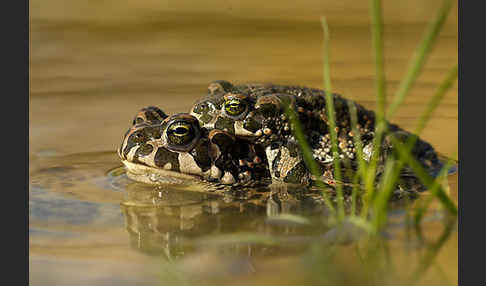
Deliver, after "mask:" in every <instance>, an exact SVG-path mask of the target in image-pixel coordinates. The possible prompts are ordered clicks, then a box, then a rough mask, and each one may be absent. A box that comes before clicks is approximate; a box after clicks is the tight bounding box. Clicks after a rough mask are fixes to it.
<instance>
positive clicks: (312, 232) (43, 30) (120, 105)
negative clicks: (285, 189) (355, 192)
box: [29, 0, 458, 285]
mask: <svg viewBox="0 0 486 286" xmlns="http://www.w3.org/2000/svg"><path fill="white" fill-rule="evenodd" d="M267 2H268V3H267ZM267 2H265V3H263V2H262V3H260V2H259V1H245V2H242V3H237V2H234V1H215V2H213V3H212V4H207V5H206V4H205V5H202V4H197V5H193V4H188V3H186V4H184V2H182V3H180V2H175V1H174V2H173V1H167V2H159V1H140V3H139V2H137V1H109V0H107V1H97V3H95V2H92V1H88V2H86V1H70V2H69V3H68V2H64V1H60V0H48V1H39V0H33V1H31V3H30V5H31V21H30V30H31V31H30V53H31V54H30V91H31V92H30V107H29V109H30V111H29V112H30V114H29V115H30V130H29V144H30V152H29V159H30V166H29V172H30V188H29V264H30V265H29V266H30V268H29V272H30V277H29V278H30V283H31V285H70V284H76V285H78V284H81V283H88V284H90V285H106V284H118V285H132V284H135V283H136V284H137V285H214V284H221V285H223V284H227V283H232V284H235V285H248V284H251V285H269V284H270V285H272V284H274V285H297V284H302V283H309V284H310V283H318V284H326V283H327V284H329V285H356V284H358V283H359V284H365V285H368V284H370V285H371V284H372V282H371V281H377V279H378V281H379V282H383V283H384V284H394V285H397V283H399V282H397V281H400V282H401V281H405V280H406V277H410V275H411V274H412V273H413V272H414V271H416V269H417V267H420V265H421V264H420V263H421V261H422V260H421V259H423V258H424V257H425V256H426V255H428V253H429V252H430V251H431V250H433V249H434V247H437V245H438V244H437V243H441V244H440V246H441V248H440V251H439V253H438V255H437V257H434V258H435V260H434V262H433V263H432V264H431V266H430V267H429V268H428V269H427V272H426V273H425V275H424V276H423V277H421V279H420V280H419V281H418V282H419V284H423V285H431V284H433V285H444V284H452V285H454V284H457V271H458V262H457V258H458V253H457V231H456V223H455V222H453V223H448V221H447V219H446V217H445V216H444V213H443V212H442V211H441V209H440V207H439V206H434V207H432V208H431V210H430V212H429V213H427V215H426V218H425V219H424V223H423V225H422V231H421V233H419V234H420V235H418V234H417V232H416V230H415V229H413V228H412V227H410V224H409V223H408V222H409V220H408V216H407V211H406V210H407V207H409V206H410V205H411V204H413V203H408V202H401V203H396V204H393V205H392V206H391V208H392V210H391V211H390V213H389V215H390V217H389V225H388V226H387V228H386V229H385V231H384V233H383V234H382V238H381V239H379V240H377V241H375V240H373V241H368V240H366V239H363V236H362V235H360V232H359V231H358V230H357V229H355V228H353V227H352V226H343V227H340V228H332V227H329V225H328V224H327V223H326V222H327V221H326V220H325V217H326V213H325V209H324V208H323V207H322V205H321V204H319V203H316V199H315V198H314V197H312V196H305V195H302V194H299V193H298V192H294V193H291V196H290V198H291V199H288V198H285V199H283V198H275V199H272V200H269V201H268V202H267V203H265V204H263V203H261V198H262V197H263V196H267V195H268V193H267V192H258V191H255V192H252V193H251V194H248V195H247V196H246V197H241V198H234V197H227V196H221V195H215V194H207V193H204V192H201V191H200V190H201V189H203V188H204V187H205V186H204V185H199V186H189V189H191V188H193V189H192V190H197V191H187V190H184V189H183V188H177V187H174V188H170V189H164V188H156V187H152V186H146V185H143V184H140V183H135V182H132V181H130V180H129V179H128V178H127V177H126V175H125V174H124V173H123V170H122V169H120V168H119V167H120V166H121V163H120V162H119V159H118V157H117V155H116V152H115V150H116V148H117V147H118V145H119V144H120V143H121V139H122V136H123V134H124V132H125V131H126V129H127V128H128V127H129V124H130V121H131V120H132V117H133V115H134V114H135V113H136V111H138V110H139V109H140V108H141V107H144V106H147V105H157V106H159V107H161V108H162V109H163V110H164V111H166V112H167V113H168V114H173V113H176V112H187V111H188V110H189V107H190V105H191V104H193V103H194V102H195V101H196V100H197V99H198V98H199V97H200V96H202V95H204V94H205V92H206V87H207V84H208V83H209V82H210V81H212V80H216V79H226V80H229V81H232V82H236V83H243V82H262V81H265V82H274V83H280V84H299V85H305V86H310V87H318V88H320V87H322V57H321V52H322V31H321V27H320V22H319V16H321V15H326V16H327V17H328V23H329V28H330V31H331V51H330V53H331V73H332V83H333V88H334V90H335V91H336V92H338V93H341V94H343V95H345V96H346V97H348V98H352V99H354V100H356V101H358V102H359V103H361V104H363V105H364V106H366V107H369V108H371V109H374V80H373V75H374V61H373V57H372V50H371V41H370V38H371V37H370V32H369V26H368V18H369V17H368V14H367V2H366V1H364V2H363V1H351V0H350V1H340V2H339V3H340V4H339V3H335V2H333V1H308V2H307V4H306V5H304V6H298V7H297V6H292V5H295V4H292V3H290V2H289V3H287V2H283V3H281V1H267ZM272 2H273V4H272ZM358 2H363V3H358ZM201 3H202V2H201ZM439 6H440V2H439V1H427V4H424V3H422V2H421V1H418V0H417V1H412V2H410V3H407V4H406V5H405V4H402V3H401V2H400V1H386V3H385V7H384V8H385V22H386V26H385V51H386V53H385V59H386V75H387V80H388V81H387V89H388V92H389V94H393V92H394V91H395V90H396V88H397V86H398V83H399V80H400V78H401V77H402V76H403V75H404V73H405V70H406V67H407V64H408V61H409V59H410V57H411V56H412V53H413V50H414V48H415V47H416V45H417V43H418V41H419V40H420V39H421V36H422V32H423V30H424V28H425V27H426V21H428V20H430V19H431V18H432V17H433V16H434V15H435V11H436V9H438V7H439ZM456 11H457V10H456V8H454V9H453V11H452V14H451V15H450V17H449V18H448V20H447V22H446V25H445V28H444V30H443V31H442V32H441V34H440V36H439V41H438V43H437V44H436V46H435V48H434V51H433V53H432V54H431V55H430V57H429V59H428V62H427V64H426V67H425V70H424V72H423V73H422V74H421V76H420V78H419V80H418V82H417V83H416V85H415V87H414V88H413V89H412V91H411V94H410V97H409V98H408V99H407V101H406V104H405V105H404V106H403V107H402V108H401V109H400V110H399V112H398V113H397V115H396V116H395V117H394V118H393V119H392V121H393V122H394V123H398V124H399V125H401V126H403V127H404V128H405V129H408V130H411V129H413V127H414V126H415V124H416V118H417V116H418V115H419V114H421V112H422V110H423V107H424V105H425V103H426V102H427V100H428V99H429V98H430V97H431V96H432V94H433V93H434V91H435V90H436V88H437V85H438V84H439V83H440V81H441V80H442V79H443V78H444V77H445V75H446V73H447V71H448V69H449V68H450V67H451V66H452V65H453V64H454V63H457V12H456ZM457 114H458V106H457V85H455V86H454V88H452V89H451V90H450V91H449V92H448V93H447V95H446V96H445V98H444V100H443V101H442V103H441V105H440V107H439V109H438V110H437V111H436V112H435V113H434V116H433V119H432V120H431V121H430V122H429V124H428V126H427V128H426V129H425V131H424V133H423V136H422V137H423V138H424V139H425V140H427V141H429V142H430V143H432V145H434V147H435V148H436V149H437V150H438V151H439V152H440V153H442V154H444V155H446V156H452V155H453V154H454V153H455V152H456V151H457V139H458V128H457ZM446 183H447V184H448V186H449V191H450V194H451V195H452V197H453V198H454V200H455V201H456V202H457V173H456V174H453V175H450V176H449V177H448V182H446ZM184 188H185V189H187V188H188V187H187V186H186V187H184ZM427 196H428V194H427V193H424V194H423V195H422V196H421V198H419V200H418V201H420V200H423V199H424V198H427ZM414 203H417V202H414ZM275 214H284V215H279V216H275ZM295 215H299V216H295ZM446 234H447V235H446ZM374 252H375V253H377V255H376V256H375V257H374V258H373V259H371V258H370V257H373V256H372V255H369V254H370V253H374ZM366 255H367V256H366ZM424 255H425V256H424ZM363 256H366V257H368V259H366V260H363V259H362V258H363ZM360 257H361V258H360ZM370 261H372V262H370Z"/></svg>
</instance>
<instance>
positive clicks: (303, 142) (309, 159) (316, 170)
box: [284, 102, 336, 215]
mask: <svg viewBox="0 0 486 286" xmlns="http://www.w3.org/2000/svg"><path fill="white" fill-rule="evenodd" d="M284 109H285V113H286V115H287V117H288V118H289V122H290V124H291V131H292V134H293V135H294V137H295V138H296V139H297V142H298V143H299V148H300V150H301V152H302V157H303V159H304V162H305V164H306V165H307V168H309V171H310V172H311V174H312V175H313V176H314V177H315V178H316V180H315V184H316V186H317V187H318V188H320V189H321V193H322V197H323V200H324V203H325V204H326V206H327V207H328V208H329V210H330V212H331V214H333V215H336V210H335V208H334V206H333V204H332V203H331V200H330V199H329V196H328V194H327V188H328V186H326V184H324V183H323V182H322V181H321V180H320V178H321V177H322V170H321V168H320V167H319V165H318V164H317V162H316V161H315V160H314V156H313V155H312V151H311V148H310V146H309V143H308V142H307V139H306V136H305V134H304V131H303V129H302V125H301V124H300V121H299V119H298V118H297V114H296V113H295V111H294V110H293V109H292V108H291V107H290V103H289V102H287V103H284Z"/></svg>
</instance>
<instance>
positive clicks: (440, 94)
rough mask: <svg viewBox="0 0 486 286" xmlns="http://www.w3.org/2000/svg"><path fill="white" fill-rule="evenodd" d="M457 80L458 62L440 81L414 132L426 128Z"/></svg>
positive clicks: (418, 132)
mask: <svg viewBox="0 0 486 286" xmlns="http://www.w3.org/2000/svg"><path fill="white" fill-rule="evenodd" d="M456 80H457V64H456V65H454V66H453V67H452V68H451V69H450V70H449V72H448V73H447V77H446V78H445V79H444V80H443V81H442V82H441V83H440V85H439V88H438V89H437V91H436V92H435V94H434V95H433V96H432V98H431V99H430V101H429V102H428V104H427V107H426V108H425V110H424V112H423V113H422V115H421V116H420V118H419V120H418V123H417V127H416V128H415V132H414V133H415V134H417V135H419V134H420V133H422V131H423V129H424V128H425V125H426V124H427V122H428V121H429V120H430V117H431V116H432V113H433V112H434V111H435V109H436V108H437V106H438V105H439V103H440V102H441V101H442V99H443V98H444V96H445V94H446V93H447V91H448V90H449V89H450V88H451V87H452V85H453V84H454V82H455V81H456Z"/></svg>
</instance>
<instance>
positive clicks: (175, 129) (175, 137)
mask: <svg viewBox="0 0 486 286" xmlns="http://www.w3.org/2000/svg"><path fill="white" fill-rule="evenodd" d="M194 137H196V132H195V130H194V128H193V126H192V125H191V124H189V123H188V122H181V121H178V122H177V121H176V122H174V123H172V124H171V125H170V126H169V127H168V128H167V140H168V143H169V144H171V145H187V144H189V143H191V142H192V140H193V139H194Z"/></svg>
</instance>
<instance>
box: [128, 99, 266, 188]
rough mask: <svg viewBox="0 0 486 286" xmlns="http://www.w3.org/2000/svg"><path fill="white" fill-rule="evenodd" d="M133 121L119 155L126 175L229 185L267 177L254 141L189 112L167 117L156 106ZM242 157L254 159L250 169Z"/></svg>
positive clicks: (146, 180)
mask: <svg viewBox="0 0 486 286" xmlns="http://www.w3.org/2000/svg"><path fill="white" fill-rule="evenodd" d="M155 114H157V115H161V114H163V115H161V116H160V117H158V116H152V115H155ZM133 123H134V124H133V126H132V127H131V128H130V129H129V130H128V131H127V132H126V134H125V136H124V138H123V142H122V145H121V146H120V148H119V149H118V155H119V157H120V158H121V160H122V162H123V163H124V165H125V167H126V169H127V171H128V172H127V174H128V175H129V176H130V177H132V178H134V179H136V180H139V181H143V182H148V183H152V182H154V181H156V180H154V177H158V176H169V177H170V176H175V177H179V178H186V179H192V178H194V177H197V178H201V179H204V180H208V181H217V182H221V183H223V184H233V183H236V182H237V181H241V182H248V181H249V180H259V179H263V178H264V177H268V175H267V174H265V172H266V168H265V164H264V162H262V161H261V159H260V158H259V157H258V156H257V154H256V153H257V152H256V151H255V150H254V146H253V145H252V144H248V143H247V142H239V140H238V139H237V138H236V137H234V136H233V135H231V134H229V133H227V132H224V131H220V130H207V129H206V128H201V127H200V125H199V123H198V121H197V119H196V118H195V117H193V116H191V115H189V114H184V113H180V114H175V115H172V116H170V117H167V115H165V114H164V113H163V112H162V111H161V110H160V109H158V108H156V107H148V108H144V109H142V110H141V111H140V112H139V113H138V114H137V116H136V117H135V119H134V122H133ZM241 160H245V161H250V160H251V161H252V162H254V163H253V165H252V166H251V168H249V167H248V166H247V165H241V164H239V162H240V161H241ZM260 165H261V166H262V167H260Z"/></svg>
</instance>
